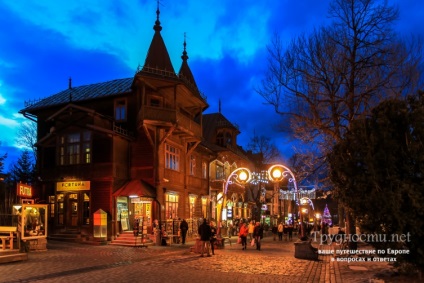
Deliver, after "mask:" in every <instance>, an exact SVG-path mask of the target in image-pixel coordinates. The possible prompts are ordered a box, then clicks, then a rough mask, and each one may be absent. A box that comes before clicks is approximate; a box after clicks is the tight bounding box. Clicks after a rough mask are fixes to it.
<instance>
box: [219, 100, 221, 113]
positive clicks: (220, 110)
mask: <svg viewBox="0 0 424 283" xmlns="http://www.w3.org/2000/svg"><path fill="white" fill-rule="evenodd" d="M218 112H219V113H221V98H220V99H219V102H218Z"/></svg>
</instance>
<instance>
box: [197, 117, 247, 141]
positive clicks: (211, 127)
mask: <svg viewBox="0 0 424 283" xmlns="http://www.w3.org/2000/svg"><path fill="white" fill-rule="evenodd" d="M202 125H203V137H204V138H205V140H207V141H211V139H212V138H213V137H214V134H215V132H216V129H221V128H230V129H234V130H236V131H237V132H238V133H240V132H239V130H238V129H237V128H236V127H235V126H234V125H233V124H232V123H231V122H230V121H228V120H227V118H225V117H224V115H222V114H221V113H211V114H204V115H203V117H202Z"/></svg>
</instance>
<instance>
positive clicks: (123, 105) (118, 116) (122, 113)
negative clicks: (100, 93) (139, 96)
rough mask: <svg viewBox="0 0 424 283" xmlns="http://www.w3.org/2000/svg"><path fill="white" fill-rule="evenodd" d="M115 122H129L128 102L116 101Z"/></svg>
mask: <svg viewBox="0 0 424 283" xmlns="http://www.w3.org/2000/svg"><path fill="white" fill-rule="evenodd" d="M115 120H116V121H126V120H127V101H126V100H125V99H120V100H116V101H115Z"/></svg>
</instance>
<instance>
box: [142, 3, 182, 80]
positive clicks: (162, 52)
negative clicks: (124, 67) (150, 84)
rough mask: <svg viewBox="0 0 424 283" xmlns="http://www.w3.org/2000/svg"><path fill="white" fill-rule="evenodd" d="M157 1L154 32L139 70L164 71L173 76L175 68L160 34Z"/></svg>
mask: <svg viewBox="0 0 424 283" xmlns="http://www.w3.org/2000/svg"><path fill="white" fill-rule="evenodd" d="M159 14H160V11H159V1H158V7H157V9H156V21H155V25H154V26H153V29H154V30H155V33H154V35H153V38H152V42H151V43H150V47H149V50H148V51H147V56H146V61H145V62H144V66H143V69H142V70H141V71H146V72H158V71H165V72H164V73H166V75H168V76H175V70H174V67H173V66H172V63H171V59H170V57H169V53H168V50H167V49H166V45H165V42H164V41H163V38H162V36H161V33H160V31H161V30H162V27H161V25H160V21H159Z"/></svg>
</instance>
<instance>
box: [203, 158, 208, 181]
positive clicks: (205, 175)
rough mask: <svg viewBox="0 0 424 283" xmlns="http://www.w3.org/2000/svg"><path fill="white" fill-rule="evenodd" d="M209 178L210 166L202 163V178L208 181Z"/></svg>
mask: <svg viewBox="0 0 424 283" xmlns="http://www.w3.org/2000/svg"><path fill="white" fill-rule="evenodd" d="M207 177H208V164H206V162H204V161H203V162H202V178H203V179H206V178H207Z"/></svg>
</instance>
